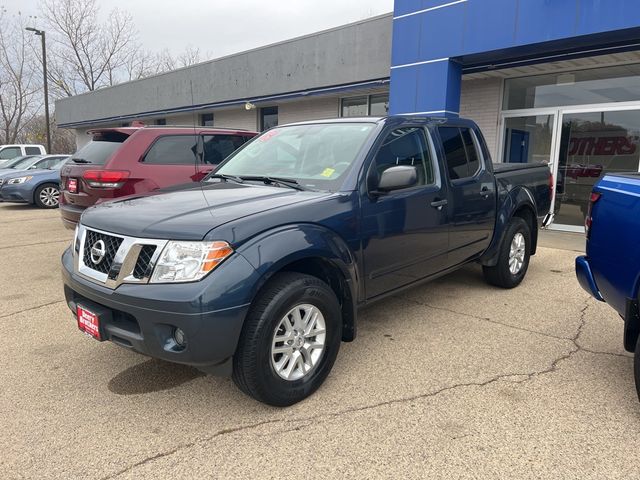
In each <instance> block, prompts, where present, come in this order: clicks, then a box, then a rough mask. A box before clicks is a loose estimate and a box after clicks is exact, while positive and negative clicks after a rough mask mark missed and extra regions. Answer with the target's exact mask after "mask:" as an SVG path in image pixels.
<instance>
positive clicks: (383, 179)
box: [377, 165, 418, 193]
mask: <svg viewBox="0 0 640 480" xmlns="http://www.w3.org/2000/svg"><path fill="white" fill-rule="evenodd" d="M416 183H418V171H417V170H416V167H412V166H409V165H398V166H396V167H390V168H387V169H386V170H385V171H384V172H382V175H381V176H380V181H379V182H378V188H377V190H378V193H386V192H391V191H393V190H401V189H403V188H409V187H413V186H414V185H415V184H416Z"/></svg>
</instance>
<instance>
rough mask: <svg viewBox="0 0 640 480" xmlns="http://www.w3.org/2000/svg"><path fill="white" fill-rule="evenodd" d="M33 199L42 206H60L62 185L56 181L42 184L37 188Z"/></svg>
mask: <svg viewBox="0 0 640 480" xmlns="http://www.w3.org/2000/svg"><path fill="white" fill-rule="evenodd" d="M33 200H34V203H35V204H36V205H37V206H38V207H40V208H58V205H59V203H60V186H59V185H57V184H55V183H45V184H43V185H40V186H39V187H38V188H36V191H35V193H34V196H33Z"/></svg>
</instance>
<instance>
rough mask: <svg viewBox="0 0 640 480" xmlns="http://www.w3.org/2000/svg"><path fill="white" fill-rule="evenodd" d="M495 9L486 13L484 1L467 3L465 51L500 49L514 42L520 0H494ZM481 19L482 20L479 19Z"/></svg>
mask: <svg viewBox="0 0 640 480" xmlns="http://www.w3.org/2000/svg"><path fill="white" fill-rule="evenodd" d="M494 3H495V10H494V12H493V13H492V15H491V16H489V15H487V13H486V4H485V3H484V2H467V3H466V4H465V7H466V8H465V23H464V46H463V48H464V52H475V51H477V49H478V48H480V49H482V50H484V51H491V50H498V49H500V48H504V46H505V45H510V44H512V43H513V40H514V37H515V34H516V24H515V23H516V22H515V19H516V17H517V12H518V2H517V1H514V0H494ZM480 19H481V21H479V20H480Z"/></svg>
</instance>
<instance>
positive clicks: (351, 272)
mask: <svg viewBox="0 0 640 480" xmlns="http://www.w3.org/2000/svg"><path fill="white" fill-rule="evenodd" d="M237 253H239V254H240V255H242V256H243V257H245V258H246V259H247V261H248V262H249V263H250V264H251V265H252V266H253V267H254V268H255V269H256V272H257V273H258V275H259V276H260V283H259V284H258V285H257V286H256V288H255V291H254V292H257V291H258V290H259V289H260V288H261V287H262V286H263V285H264V283H266V282H267V281H268V280H269V278H270V277H271V276H272V275H273V274H275V273H277V272H279V271H280V270H282V269H283V268H284V267H285V266H286V265H289V264H291V263H293V262H296V261H299V260H303V259H306V258H319V259H322V260H325V261H328V262H330V263H331V264H332V265H334V266H336V267H338V268H339V269H340V271H341V273H342V275H343V276H344V278H345V280H346V281H347V282H348V283H349V285H350V286H351V289H352V291H351V293H352V295H353V298H354V299H357V298H358V296H357V289H356V286H357V285H358V278H359V276H358V266H357V261H356V257H355V255H354V254H353V252H352V251H351V249H350V248H349V247H348V246H347V244H346V242H345V241H344V240H343V239H342V237H340V236H339V235H338V234H337V233H335V232H334V231H332V230H330V229H328V228H325V227H322V226H320V225H315V224H293V225H286V226H282V227H279V228H276V229H274V230H269V231H267V232H264V233H262V234H260V235H258V236H256V237H254V238H253V239H251V240H249V241H247V242H246V243H244V244H242V246H241V247H240V248H238V250H237Z"/></svg>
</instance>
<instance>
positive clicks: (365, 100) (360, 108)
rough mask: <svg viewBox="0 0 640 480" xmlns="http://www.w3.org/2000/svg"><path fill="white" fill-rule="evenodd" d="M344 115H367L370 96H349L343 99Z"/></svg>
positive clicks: (342, 110)
mask: <svg viewBox="0 0 640 480" xmlns="http://www.w3.org/2000/svg"><path fill="white" fill-rule="evenodd" d="M341 112H342V113H341V116H342V117H366V116H367V115H368V114H369V113H368V112H369V97H366V96H364V97H349V98H343V99H342V109H341Z"/></svg>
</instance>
